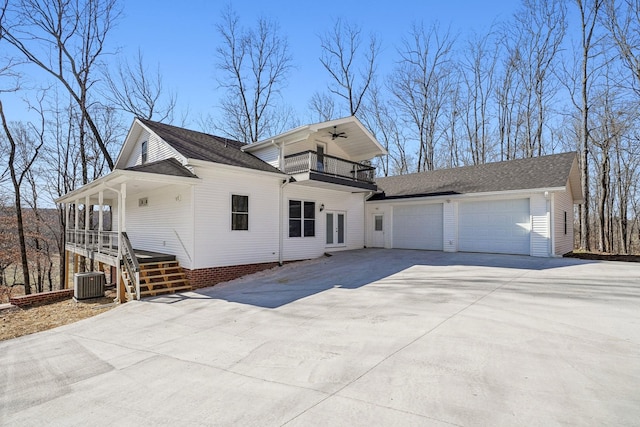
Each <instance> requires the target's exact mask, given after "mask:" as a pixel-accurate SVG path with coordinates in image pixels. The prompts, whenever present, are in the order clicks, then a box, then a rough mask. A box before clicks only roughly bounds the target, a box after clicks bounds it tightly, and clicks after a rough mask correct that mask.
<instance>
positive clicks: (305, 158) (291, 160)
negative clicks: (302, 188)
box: [284, 151, 376, 184]
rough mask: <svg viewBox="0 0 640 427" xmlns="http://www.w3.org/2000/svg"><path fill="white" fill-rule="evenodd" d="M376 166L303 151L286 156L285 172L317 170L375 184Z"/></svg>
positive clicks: (291, 173)
mask: <svg viewBox="0 0 640 427" xmlns="http://www.w3.org/2000/svg"><path fill="white" fill-rule="evenodd" d="M375 170H376V168H374V167H373V166H369V165H365V164H362V163H357V162H352V161H349V160H345V159H341V158H339V157H334V156H329V155H328V154H323V155H320V156H318V153H317V152H315V151H303V152H302V153H297V154H291V155H289V156H285V158H284V172H285V173H288V174H290V175H294V174H297V173H305V172H317V173H321V174H323V175H330V176H335V177H340V178H345V179H349V180H352V181H359V182H366V183H368V184H373V182H374V174H375Z"/></svg>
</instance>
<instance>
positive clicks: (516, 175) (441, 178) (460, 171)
mask: <svg viewBox="0 0 640 427" xmlns="http://www.w3.org/2000/svg"><path fill="white" fill-rule="evenodd" d="M575 158H576V153H575V152H570V153H562V154H553V155H550V156H543V157H534V158H529V159H519V160H509V161H505V162H497V163H487V164H484V165H478V166H465V167H460V168H452V169H441V170H435V171H429V172H419V173H412V174H409V175H399V176H391V177H386V178H377V179H376V184H378V190H379V191H381V193H379V194H376V195H374V196H373V197H372V198H371V199H370V200H383V199H394V198H404V197H424V196H437V195H446V194H467V193H485V192H494V191H509V190H528V189H542V188H558V187H564V186H566V185H567V181H568V179H569V173H570V171H571V166H572V165H573V161H574V159H575Z"/></svg>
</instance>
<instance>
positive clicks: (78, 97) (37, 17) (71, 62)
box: [3, 0, 119, 178]
mask: <svg viewBox="0 0 640 427" xmlns="http://www.w3.org/2000/svg"><path fill="white" fill-rule="evenodd" d="M8 12H10V13H8V14H7V17H6V19H7V20H8V21H9V22H10V23H11V25H9V26H5V27H4V34H3V38H4V40H6V41H7V42H8V43H9V44H10V45H12V46H13V47H15V48H16V49H17V51H18V52H19V53H20V54H21V55H22V57H23V58H24V59H25V60H26V61H28V62H29V63H32V64H34V65H36V66H38V67H39V68H40V69H42V70H44V71H45V72H47V73H48V74H49V75H50V76H52V77H54V78H55V79H56V80H57V81H58V82H60V83H61V84H62V86H64V87H65V89H66V90H67V91H68V92H69V94H70V95H71V98H72V99H73V100H74V101H75V103H76V104H77V106H78V108H79V110H80V114H81V117H82V122H83V126H82V128H81V132H84V131H85V130H84V126H87V127H88V128H89V130H90V132H91V134H92V137H93V140H94V141H95V143H96V144H97V145H98V147H99V149H100V153H101V155H102V156H103V157H104V159H105V161H106V162H107V165H108V166H109V168H110V169H113V166H114V163H113V158H112V156H111V153H110V151H109V147H108V146H107V144H106V143H105V141H104V139H103V137H102V133H101V131H100V128H99V126H98V124H97V123H96V121H95V119H94V117H93V115H92V108H91V107H92V105H93V102H94V101H95V100H94V98H93V97H92V93H93V90H92V88H93V87H94V85H95V83H96V81H97V79H98V76H97V67H98V66H99V61H100V59H101V58H102V56H103V55H104V54H105V52H104V47H105V41H106V38H107V36H108V34H109V32H110V31H111V29H112V28H113V26H114V25H115V22H116V20H117V19H118V16H119V10H118V8H117V7H116V0H85V1H82V2H78V1H72V0H19V1H17V2H16V3H15V5H14V7H12V8H9V9H8ZM83 175H84V177H85V178H87V176H88V173H87V171H84V174H83Z"/></svg>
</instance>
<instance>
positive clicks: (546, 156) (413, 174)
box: [376, 151, 577, 179]
mask: <svg viewBox="0 0 640 427" xmlns="http://www.w3.org/2000/svg"><path fill="white" fill-rule="evenodd" d="M568 155H572V156H576V155H577V151H566V152H562V153H554V154H545V155H543V156H535V157H521V158H517V159H509V160H498V161H496V162H489V163H481V164H479V165H463V166H455V167H452V168H447V167H445V168H440V169H432V170H426V171H420V172H411V173H407V174H404V175H390V176H385V177H378V178H376V179H388V178H399V177H410V176H415V175H419V174H428V173H433V172H441V171H457V170H461V169H477V168H485V167H492V166H498V165H501V164H513V163H514V162H535V161H537V160H540V159H545V158H550V157H562V156H568Z"/></svg>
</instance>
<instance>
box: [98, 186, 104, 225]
mask: <svg viewBox="0 0 640 427" xmlns="http://www.w3.org/2000/svg"><path fill="white" fill-rule="evenodd" d="M103 203H104V191H103V190H100V192H99V193H98V207H99V208H100V211H99V212H98V231H104V229H103V228H102V225H103V223H104V222H103V218H104V215H103V210H104V209H103V206H102V205H103Z"/></svg>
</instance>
